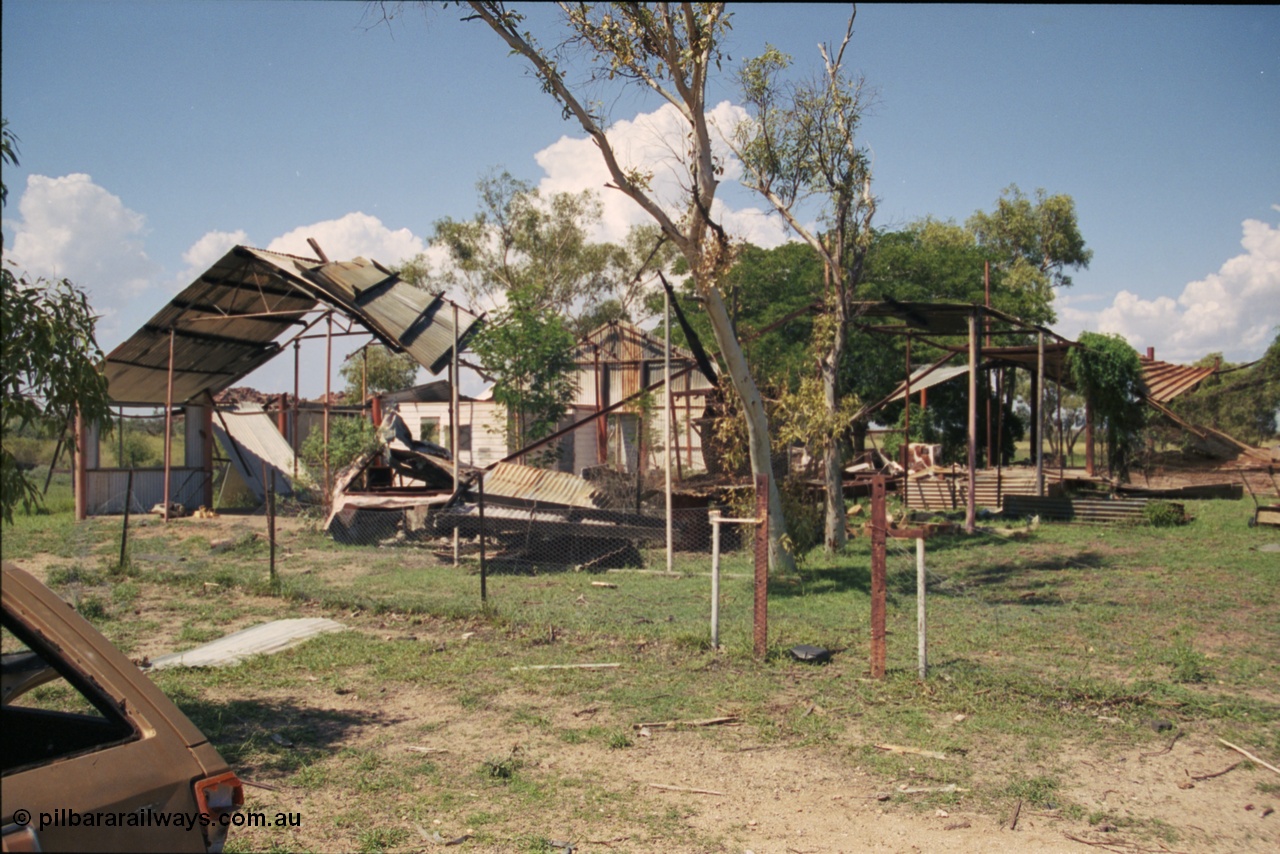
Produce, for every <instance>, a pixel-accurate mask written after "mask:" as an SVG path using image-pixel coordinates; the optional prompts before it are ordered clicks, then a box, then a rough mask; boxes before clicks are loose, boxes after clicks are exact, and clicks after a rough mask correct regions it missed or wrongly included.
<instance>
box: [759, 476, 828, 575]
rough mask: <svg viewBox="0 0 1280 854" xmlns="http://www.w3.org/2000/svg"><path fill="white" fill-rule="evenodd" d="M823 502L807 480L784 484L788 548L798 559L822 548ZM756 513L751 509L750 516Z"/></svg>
mask: <svg viewBox="0 0 1280 854" xmlns="http://www.w3.org/2000/svg"><path fill="white" fill-rule="evenodd" d="M822 502H823V499H822V497H821V496H815V493H814V491H813V487H812V486H811V485H810V484H808V483H805V482H804V481H803V480H800V479H793V478H788V479H787V480H786V481H784V482H783V484H782V515H783V517H784V518H785V519H786V520H787V539H788V541H789V542H788V549H789V551H790V552H791V554H793V555H795V556H796V557H797V558H800V557H803V556H804V555H805V554H806V553H808V552H809V551H811V550H812V549H814V548H815V547H816V546H820V545H822V533H823V527H822V526H823V520H824V515H823V506H822ZM841 504H843V498H842V499H841ZM754 512H755V508H754V507H751V508H749V511H748V515H750V514H751V513H754Z"/></svg>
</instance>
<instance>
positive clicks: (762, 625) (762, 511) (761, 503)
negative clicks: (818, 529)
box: [752, 474, 883, 658]
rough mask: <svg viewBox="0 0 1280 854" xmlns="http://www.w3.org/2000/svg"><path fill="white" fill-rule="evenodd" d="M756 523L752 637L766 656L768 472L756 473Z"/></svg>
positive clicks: (757, 652) (759, 654)
mask: <svg viewBox="0 0 1280 854" xmlns="http://www.w3.org/2000/svg"><path fill="white" fill-rule="evenodd" d="M882 488H883V487H882ZM755 523H756V542H755V557H756V591H755V620H754V625H753V629H752V639H753V640H754V651H755V656H756V658H764V654H765V651H766V648H767V646H768V641H769V476H768V475H767V474H758V475H756V517H755Z"/></svg>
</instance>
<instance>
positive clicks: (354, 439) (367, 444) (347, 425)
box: [298, 417, 381, 481]
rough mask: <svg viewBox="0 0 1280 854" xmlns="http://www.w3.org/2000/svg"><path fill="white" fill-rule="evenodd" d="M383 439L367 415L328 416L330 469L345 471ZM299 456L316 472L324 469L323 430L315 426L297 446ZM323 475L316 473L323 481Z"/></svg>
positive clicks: (317, 478)
mask: <svg viewBox="0 0 1280 854" xmlns="http://www.w3.org/2000/svg"><path fill="white" fill-rule="evenodd" d="M380 444H381V443H380V442H379V440H378V433H377V430H376V429H374V426H373V425H372V424H370V423H369V420H368V419H367V418H361V417H355V418H330V419H329V471H330V472H339V471H342V470H343V469H344V468H346V467H347V466H349V465H351V463H353V462H355V461H356V460H358V459H359V458H360V457H362V456H364V455H365V454H368V453H371V452H373V451H376V450H377V449H378V447H379V445H380ZM298 456H299V457H300V458H301V460H302V462H303V463H304V464H305V465H306V466H307V467H308V468H310V469H311V470H312V472H313V473H317V472H323V471H324V431H323V430H312V431H311V432H310V433H308V434H307V438H306V439H305V440H303V442H302V447H301V448H299V449H298ZM321 479H322V478H321V477H318V476H317V477H316V480H317V481H320V480H321Z"/></svg>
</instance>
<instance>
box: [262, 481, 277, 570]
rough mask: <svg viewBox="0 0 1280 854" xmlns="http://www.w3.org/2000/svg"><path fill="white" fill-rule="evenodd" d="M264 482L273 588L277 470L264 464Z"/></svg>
mask: <svg viewBox="0 0 1280 854" xmlns="http://www.w3.org/2000/svg"><path fill="white" fill-rule="evenodd" d="M262 484H263V486H265V487H266V490H267V506H266V510H267V543H268V544H269V546H270V553H271V562H270V564H269V566H270V578H271V588H272V589H273V590H274V589H275V586H276V470H275V469H273V468H270V467H268V466H267V464H266V463H265V462H264V463H263V464H262Z"/></svg>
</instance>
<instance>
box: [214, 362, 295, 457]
mask: <svg viewBox="0 0 1280 854" xmlns="http://www.w3.org/2000/svg"><path fill="white" fill-rule="evenodd" d="M298 345H299V342H297V341H294V342H293V424H292V425H291V427H292V430H291V431H290V433H289V446H290V447H291V448H293V479H294V481H295V482H296V481H297V479H298ZM209 405H210V406H212V405H213V401H212V400H210V402H209Z"/></svg>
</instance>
